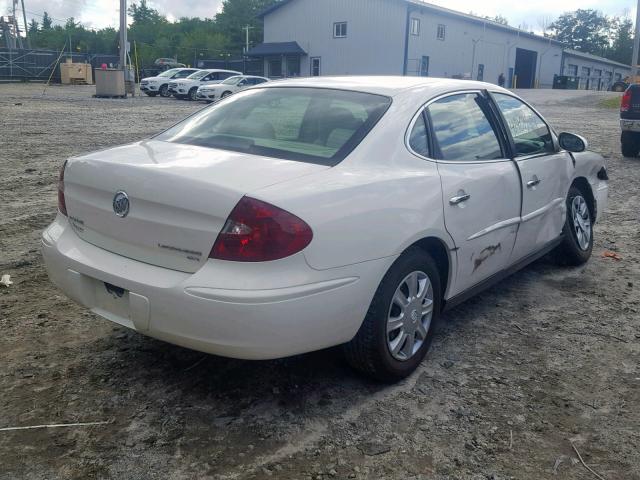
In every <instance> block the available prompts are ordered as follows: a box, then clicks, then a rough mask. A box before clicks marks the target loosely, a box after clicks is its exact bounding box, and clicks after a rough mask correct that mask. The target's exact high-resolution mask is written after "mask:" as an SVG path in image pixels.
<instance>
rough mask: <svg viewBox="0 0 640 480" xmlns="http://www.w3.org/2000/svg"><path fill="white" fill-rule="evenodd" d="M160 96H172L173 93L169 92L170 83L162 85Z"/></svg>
mask: <svg viewBox="0 0 640 480" xmlns="http://www.w3.org/2000/svg"><path fill="white" fill-rule="evenodd" d="M159 92H160V96H161V97H170V96H171V94H170V93H169V85H162V86H161V87H160V91H159Z"/></svg>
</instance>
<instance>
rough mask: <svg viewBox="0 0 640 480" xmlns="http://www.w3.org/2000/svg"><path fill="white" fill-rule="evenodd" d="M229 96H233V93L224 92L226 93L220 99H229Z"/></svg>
mask: <svg viewBox="0 0 640 480" xmlns="http://www.w3.org/2000/svg"><path fill="white" fill-rule="evenodd" d="M229 96H231V92H224V93H223V94H222V95H221V96H220V98H227V97H229Z"/></svg>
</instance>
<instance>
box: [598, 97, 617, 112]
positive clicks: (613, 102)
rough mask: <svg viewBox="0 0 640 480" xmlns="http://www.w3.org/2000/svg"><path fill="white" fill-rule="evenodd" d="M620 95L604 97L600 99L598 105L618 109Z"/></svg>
mask: <svg viewBox="0 0 640 480" xmlns="http://www.w3.org/2000/svg"><path fill="white" fill-rule="evenodd" d="M621 99H622V98H621V97H612V98H605V99H603V100H600V103H599V106H600V107H602V108H611V109H618V108H620V100H621Z"/></svg>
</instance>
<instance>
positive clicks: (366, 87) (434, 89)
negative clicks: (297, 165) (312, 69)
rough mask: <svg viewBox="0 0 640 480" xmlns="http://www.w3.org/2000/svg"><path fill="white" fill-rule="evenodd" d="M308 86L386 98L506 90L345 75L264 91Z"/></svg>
mask: <svg viewBox="0 0 640 480" xmlns="http://www.w3.org/2000/svg"><path fill="white" fill-rule="evenodd" d="M284 86H287V87H311V88H330V89H336V90H352V91H358V92H365V93H373V94H377V95H385V96H389V97H393V96H396V95H398V94H400V93H403V92H407V91H412V90H420V91H425V90H428V91H429V93H433V94H436V95H437V94H439V93H446V92H449V91H455V90H484V89H491V90H493V91H505V92H506V91H507V90H505V89H503V88H501V87H498V86H497V85H494V84H492V83H485V82H476V81H472V80H455V79H451V78H433V77H400V76H395V77H394V76H348V77H311V78H292V79H286V80H279V81H277V82H269V85H265V87H264V88H278V87H284Z"/></svg>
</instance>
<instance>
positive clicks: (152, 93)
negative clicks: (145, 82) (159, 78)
mask: <svg viewBox="0 0 640 480" xmlns="http://www.w3.org/2000/svg"><path fill="white" fill-rule="evenodd" d="M147 95H149V96H150V97H155V96H156V95H157V93H155V92H147Z"/></svg>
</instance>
